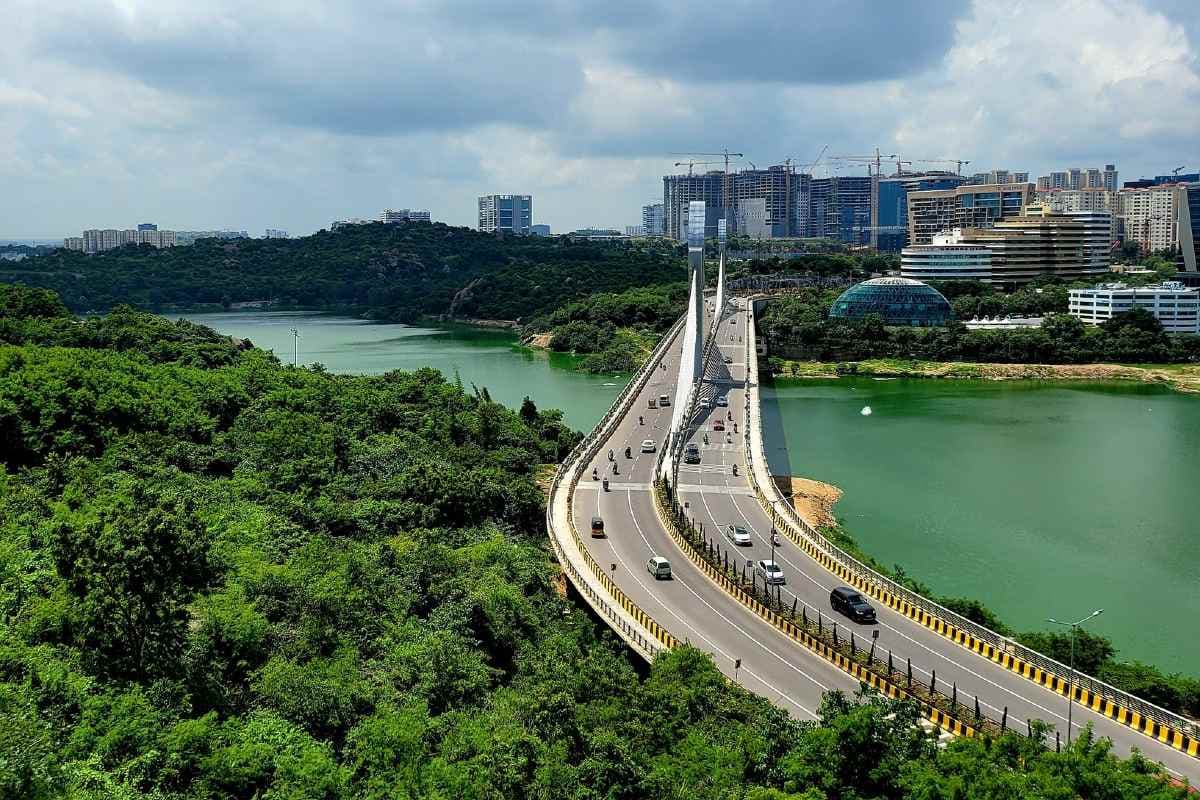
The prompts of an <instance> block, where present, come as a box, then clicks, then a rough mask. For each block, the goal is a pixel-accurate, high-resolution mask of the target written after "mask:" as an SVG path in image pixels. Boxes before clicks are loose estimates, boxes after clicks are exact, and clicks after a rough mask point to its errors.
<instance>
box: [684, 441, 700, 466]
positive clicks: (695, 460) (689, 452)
mask: <svg viewBox="0 0 1200 800" xmlns="http://www.w3.org/2000/svg"><path fill="white" fill-rule="evenodd" d="M683 463H685V464H699V463H700V448H699V447H697V446H696V445H694V444H689V445H688V446H687V449H685V450H684V451H683Z"/></svg>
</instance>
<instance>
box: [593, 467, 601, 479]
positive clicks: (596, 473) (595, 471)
mask: <svg viewBox="0 0 1200 800" xmlns="http://www.w3.org/2000/svg"><path fill="white" fill-rule="evenodd" d="M592 480H594V481H598V480H600V473H599V472H598V471H597V470H596V468H595V467H592Z"/></svg>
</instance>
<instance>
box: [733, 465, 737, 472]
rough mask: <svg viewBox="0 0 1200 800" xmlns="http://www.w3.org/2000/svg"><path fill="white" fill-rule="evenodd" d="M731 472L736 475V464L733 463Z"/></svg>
mask: <svg viewBox="0 0 1200 800" xmlns="http://www.w3.org/2000/svg"><path fill="white" fill-rule="evenodd" d="M733 474H734V475H737V464H734V465H733Z"/></svg>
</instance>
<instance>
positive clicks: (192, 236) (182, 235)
mask: <svg viewBox="0 0 1200 800" xmlns="http://www.w3.org/2000/svg"><path fill="white" fill-rule="evenodd" d="M175 238H176V243H177V244H181V245H187V244H195V243H196V242H197V241H199V240H200V239H226V240H229V239H249V238H250V234H249V233H247V232H246V231H231V230H219V231H176V233H175Z"/></svg>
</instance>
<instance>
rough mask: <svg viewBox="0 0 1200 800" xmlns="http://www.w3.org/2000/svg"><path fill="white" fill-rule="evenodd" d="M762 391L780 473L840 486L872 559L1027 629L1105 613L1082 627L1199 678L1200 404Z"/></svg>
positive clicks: (784, 388)
mask: <svg viewBox="0 0 1200 800" xmlns="http://www.w3.org/2000/svg"><path fill="white" fill-rule="evenodd" d="M764 389H765V391H764V392H763V402H764V409H763V411H764V425H765V426H766V434H767V435H766V441H767V442H768V450H769V452H768V460H769V461H770V462H771V465H772V469H773V470H774V471H776V472H778V473H784V474H786V473H789V472H790V473H792V474H797V475H803V476H805V477H810V478H816V479H818V480H823V481H826V482H829V483H833V484H836V485H837V486H839V487H841V488H842V489H843V490H844V492H845V494H844V496H843V498H842V500H841V501H840V502H839V503H838V505H837V506H836V509H835V511H836V513H837V515H838V516H839V517H841V518H843V520H844V525H845V527H846V529H847V530H848V531H849V532H850V533H851V535H853V536H854V537H855V539H857V540H858V542H859V544H860V545H861V546H862V548H863V549H864V550H865V551H866V552H868V553H871V554H872V555H873V556H875V558H877V559H878V560H879V561H880V562H882V563H884V564H889V565H890V564H900V565H902V566H903V567H904V568H905V570H906V571H907V572H908V573H909V574H910V575H912V576H913V577H915V578H918V579H919V580H922V581H924V582H925V583H927V584H928V585H930V586H931V587H932V588H933V589H934V591H936V592H938V593H940V594H946V595H958V596H965V597H973V598H977V599H979V600H981V601H983V602H984V603H986V604H987V605H988V606H990V607H991V608H992V609H993V610H994V611H996V612H997V613H998V614H1000V616H1001V617H1002V618H1003V619H1005V620H1006V621H1008V622H1009V624H1010V625H1012V626H1013V627H1015V628H1018V629H1020V630H1028V629H1031V628H1045V627H1050V626H1048V625H1046V624H1045V622H1044V620H1045V618H1046V617H1055V618H1057V619H1072V620H1073V619H1078V618H1080V617H1083V616H1084V615H1086V614H1087V613H1088V612H1089V611H1091V610H1092V609H1094V608H1103V609H1104V614H1103V616H1101V617H1100V618H1098V619H1097V620H1095V621H1094V622H1092V623H1089V627H1090V628H1091V629H1092V630H1094V631H1095V632H1097V633H1101V634H1103V635H1105V636H1108V637H1110V638H1111V639H1112V640H1113V641H1114V642H1115V644H1116V646H1117V647H1118V648H1119V649H1120V651H1121V654H1122V655H1123V656H1124V657H1125V658H1128V659H1134V658H1136V659H1138V660H1141V661H1146V662H1149V663H1153V664H1156V665H1158V666H1160V667H1163V668H1165V669H1168V670H1181V671H1184V672H1187V673H1190V674H1193V675H1195V674H1200V637H1198V636H1197V633H1198V632H1200V524H1198V518H1200V513H1198V512H1200V398H1196V397H1193V396H1188V395H1184V394H1180V393H1176V392H1173V391H1171V390H1169V389H1166V388H1163V387H1158V386H1151V385H1144V384H1114V383H1076V382H1070V383H1068V382H1032V381H1012V382H998V381H938V380H887V381H881V380H871V379H865V378H860V379H841V380H836V381H833V380H830V381H780V382H777V383H776V384H774V385H773V386H767V387H764ZM865 406H870V408H871V412H872V413H871V414H870V415H869V416H864V415H863V413H862V410H863V408H864V407H865Z"/></svg>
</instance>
